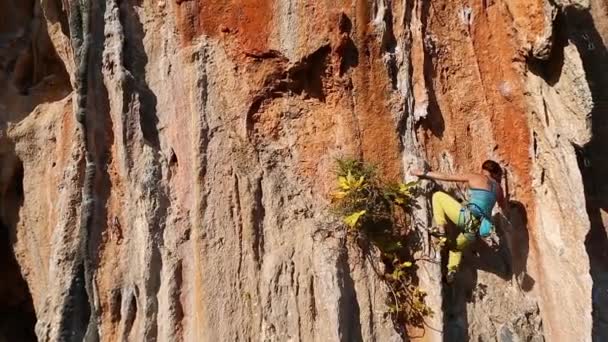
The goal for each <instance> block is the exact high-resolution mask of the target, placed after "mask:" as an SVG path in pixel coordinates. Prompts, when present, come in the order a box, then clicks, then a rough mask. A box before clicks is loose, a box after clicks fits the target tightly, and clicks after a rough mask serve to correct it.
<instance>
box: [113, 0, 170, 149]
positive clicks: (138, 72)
mask: <svg viewBox="0 0 608 342" xmlns="http://www.w3.org/2000/svg"><path fill="white" fill-rule="evenodd" d="M130 2H132V1H123V2H121V3H120V5H119V6H120V22H121V23H122V25H124V30H125V35H124V36H125V40H124V47H123V53H124V54H123V65H124V67H125V69H127V71H128V72H129V73H130V76H131V77H128V78H127V87H126V89H125V93H126V94H125V97H124V101H128V102H130V101H133V100H135V98H136V99H137V100H138V101H139V108H138V109H139V125H140V128H141V131H142V134H143V137H144V140H145V141H146V142H147V143H148V144H150V145H151V146H152V147H154V148H155V149H156V150H159V149H160V140H159V132H158V122H159V120H158V113H157V109H156V106H157V102H158V101H157V98H156V94H154V92H153V91H152V89H150V87H149V85H148V82H147V80H146V65H147V64H148V55H147V53H146V50H145V47H144V45H143V40H144V37H145V35H146V33H145V32H144V28H143V24H142V23H141V21H140V19H139V16H138V15H137V13H136V12H135V10H134V9H133V6H134V5H135V4H130ZM126 108H129V107H128V106H127V107H126Z"/></svg>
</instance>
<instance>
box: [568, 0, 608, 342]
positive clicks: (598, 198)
mask: <svg viewBox="0 0 608 342" xmlns="http://www.w3.org/2000/svg"><path fill="white" fill-rule="evenodd" d="M565 19H566V24H567V28H568V39H570V41H571V42H573V43H574V45H575V46H576V48H577V50H578V52H579V55H580V56H581V59H582V61H583V68H584V69H585V76H586V77H587V82H588V84H589V87H590V90H591V94H592V98H593V109H592V111H591V113H590V120H591V132H592V137H591V140H590V141H589V143H587V144H586V145H585V146H582V147H577V146H575V150H576V154H577V158H578V163H579V168H580V170H581V176H582V178H583V184H584V191H585V198H586V207H587V213H588V215H589V220H590V229H589V233H588V234H587V236H586V239H585V247H586V250H587V254H588V256H589V273H590V275H591V278H592V280H593V287H592V293H591V299H592V303H593V327H592V339H593V341H594V342H595V341H597V342H599V341H608V297H607V296H606V293H607V292H608V248H606V246H608V234H607V232H606V221H604V220H603V218H602V210H606V208H608V178H607V177H606V175H607V174H608V153H606V147H607V146H608V50H607V49H606V46H605V45H604V43H603V39H602V36H601V34H600V32H598V29H597V28H596V27H595V26H594V20H593V17H592V16H591V14H590V13H589V12H588V11H584V10H577V9H575V8H569V9H567V10H566V12H565ZM604 34H605V35H608V32H604Z"/></svg>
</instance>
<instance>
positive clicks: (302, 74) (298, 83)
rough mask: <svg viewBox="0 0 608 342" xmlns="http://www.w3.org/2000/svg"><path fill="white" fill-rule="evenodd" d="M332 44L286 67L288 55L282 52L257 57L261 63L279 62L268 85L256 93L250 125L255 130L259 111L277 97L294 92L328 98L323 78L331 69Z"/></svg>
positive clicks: (248, 128) (248, 124) (270, 76)
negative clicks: (329, 59)
mask: <svg viewBox="0 0 608 342" xmlns="http://www.w3.org/2000/svg"><path fill="white" fill-rule="evenodd" d="M330 53H331V47H330V46H329V45H324V46H322V47H320V48H319V49H317V50H316V51H314V52H313V53H311V54H310V55H307V56H305V57H304V58H302V59H301V60H300V61H298V62H296V63H294V64H293V66H291V67H290V68H289V69H287V70H286V69H285V64H286V63H287V59H285V58H284V57H283V56H282V55H280V54H279V55H276V54H274V53H273V54H271V55H269V56H267V57H265V58H255V57H254V58H255V59H256V62H257V63H264V62H265V61H266V62H268V63H276V64H277V66H276V69H277V70H276V71H274V72H271V73H269V74H268V75H267V76H266V79H265V80H264V85H263V87H262V89H260V90H259V91H258V93H257V95H255V96H254V98H253V100H252V103H251V105H250V106H249V110H248V111H247V116H246V118H247V120H246V127H247V131H248V132H252V130H253V125H254V124H255V122H256V120H257V117H256V115H257V114H258V113H259V112H260V110H261V108H262V106H263V105H264V104H265V103H266V102H267V101H271V100H273V99H276V98H280V97H286V96H290V95H299V96H302V97H304V98H307V99H308V98H313V99H317V100H319V101H321V102H324V101H325V93H324V89H323V78H324V76H325V75H324V74H325V72H326V69H327V62H328V57H329V54H330Z"/></svg>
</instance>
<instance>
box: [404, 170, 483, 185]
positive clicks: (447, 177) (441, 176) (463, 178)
mask: <svg viewBox="0 0 608 342" xmlns="http://www.w3.org/2000/svg"><path fill="white" fill-rule="evenodd" d="M412 174H413V175H414V176H418V177H420V178H428V179H435V180H440V181H448V182H468V181H470V180H471V178H472V177H473V174H470V173H463V174H449V173H444V172H439V171H428V172H426V173H425V172H423V171H419V170H413V171H412Z"/></svg>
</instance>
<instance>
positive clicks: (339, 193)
mask: <svg viewBox="0 0 608 342" xmlns="http://www.w3.org/2000/svg"><path fill="white" fill-rule="evenodd" d="M346 196H348V191H335V192H333V193H332V194H331V197H332V198H333V199H343V198H344V197H346Z"/></svg>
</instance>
